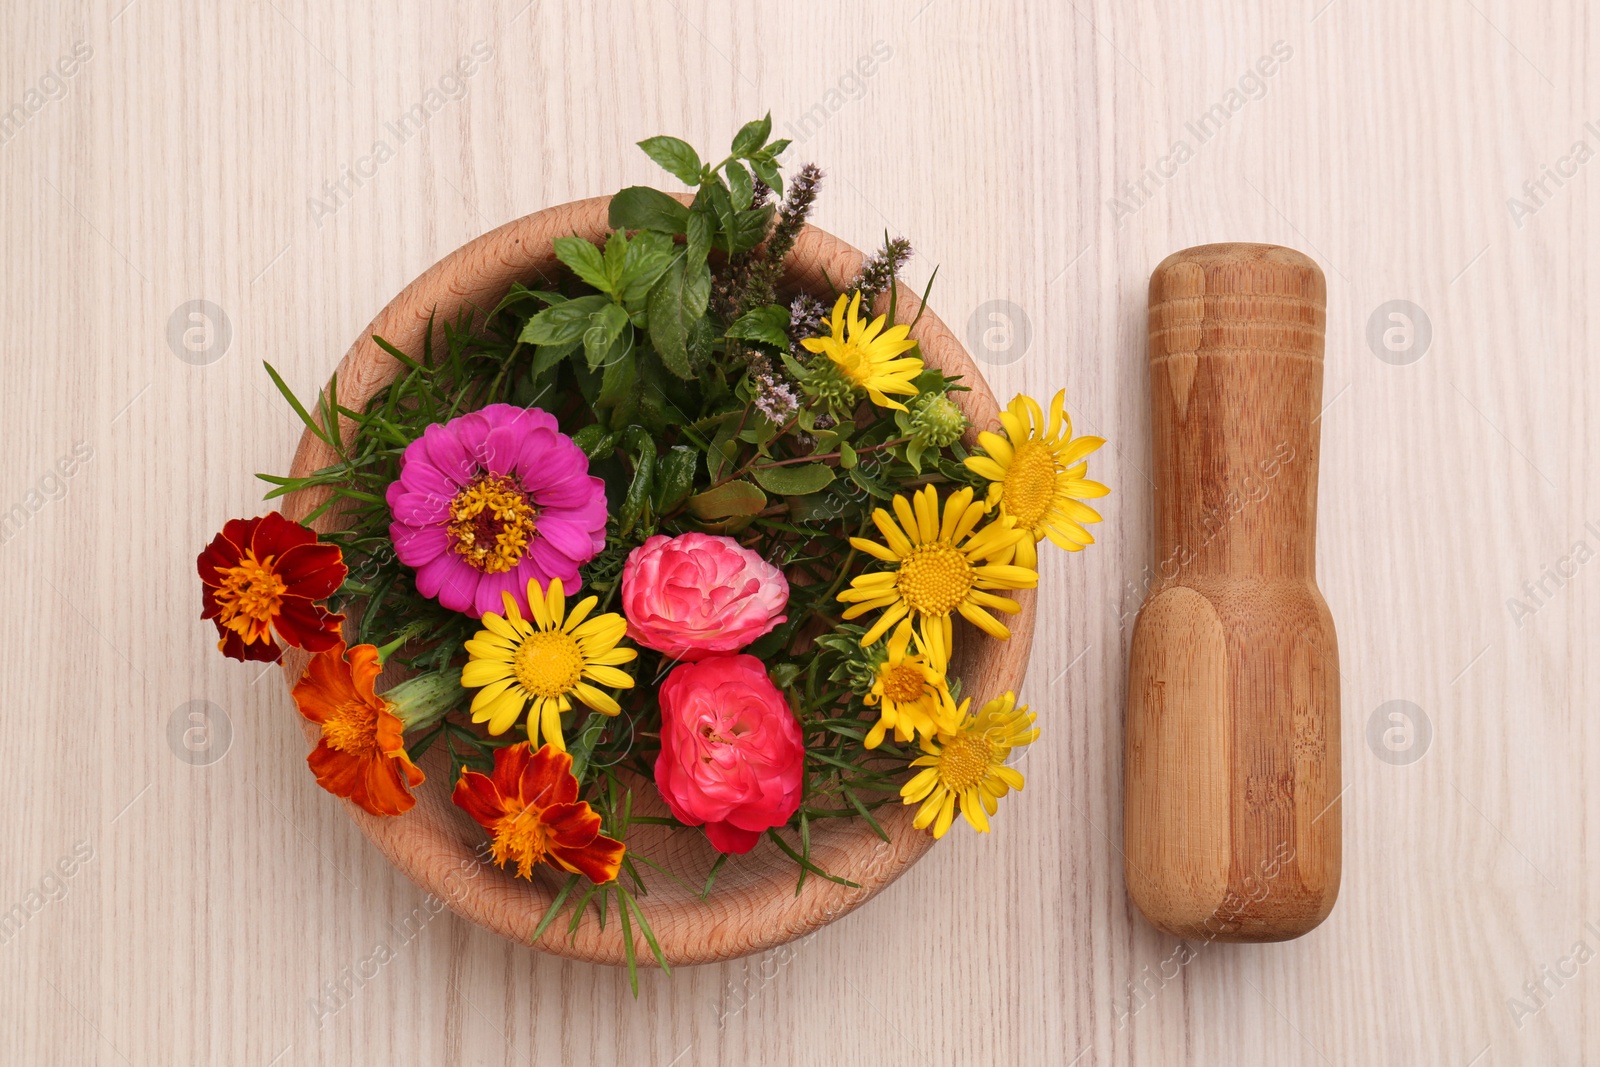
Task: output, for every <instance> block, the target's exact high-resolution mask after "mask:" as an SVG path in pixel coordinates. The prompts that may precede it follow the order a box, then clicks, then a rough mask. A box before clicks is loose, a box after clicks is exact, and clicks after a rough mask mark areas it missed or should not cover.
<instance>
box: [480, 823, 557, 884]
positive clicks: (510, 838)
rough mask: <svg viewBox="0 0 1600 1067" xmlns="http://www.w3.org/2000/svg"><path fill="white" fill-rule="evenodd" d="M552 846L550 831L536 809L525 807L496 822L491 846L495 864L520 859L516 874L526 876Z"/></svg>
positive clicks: (541, 860)
mask: <svg viewBox="0 0 1600 1067" xmlns="http://www.w3.org/2000/svg"><path fill="white" fill-rule="evenodd" d="M549 849H550V833H549V830H548V829H547V828H546V827H545V824H544V820H543V819H541V818H540V817H539V810H538V809H537V808H523V809H522V810H521V811H519V812H518V813H517V814H515V815H507V816H506V817H505V818H503V819H501V820H500V821H499V822H497V823H496V824H495V827H494V843H493V845H492V846H491V850H492V853H493V855H494V860H495V862H496V863H499V864H502V865H504V863H505V862H506V860H508V859H513V860H516V861H517V873H518V874H520V875H522V877H524V878H526V877H528V875H529V874H530V873H532V871H533V868H534V866H535V865H536V864H538V863H541V862H543V860H544V854H545V853H546V852H547V851H549Z"/></svg>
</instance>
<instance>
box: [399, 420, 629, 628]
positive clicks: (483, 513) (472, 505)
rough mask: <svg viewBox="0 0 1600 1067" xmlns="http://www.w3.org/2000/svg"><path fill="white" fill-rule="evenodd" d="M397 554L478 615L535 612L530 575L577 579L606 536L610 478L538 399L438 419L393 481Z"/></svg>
mask: <svg viewBox="0 0 1600 1067" xmlns="http://www.w3.org/2000/svg"><path fill="white" fill-rule="evenodd" d="M387 496H388V500H389V510H390V511H391V512H392V513H393V514H394V523H393V524H392V525H390V527H389V537H390V539H391V540H393V541H394V551H395V555H396V556H397V557H399V559H400V562H401V563H404V564H406V565H407V566H408V567H414V568H416V572H417V589H418V590H419V591H420V592H421V593H422V595H423V596H430V597H436V598H437V599H438V601H439V603H441V604H443V605H444V606H445V607H447V608H449V609H451V610H452V611H460V612H465V613H466V614H467V615H470V616H471V617H473V618H474V619H476V618H479V617H481V616H482V615H483V613H484V612H486V611H489V612H499V611H502V610H504V609H503V606H502V604H501V600H500V594H501V593H510V594H511V596H512V598H513V599H514V600H515V601H516V603H517V606H518V608H520V609H521V610H522V611H523V612H524V613H527V612H528V610H529V607H528V594H527V589H528V580H529V579H530V578H532V579H535V580H537V581H538V583H539V585H540V587H541V588H544V587H548V586H549V584H550V580H551V579H552V578H560V579H561V581H562V584H563V585H564V586H565V587H566V588H567V590H568V591H569V592H571V591H575V590H576V589H577V588H578V585H579V583H578V567H579V566H581V565H582V564H584V563H587V562H589V560H591V559H593V558H594V556H595V554H596V553H597V552H599V551H600V550H601V549H602V548H604V547H605V544H606V494H605V483H603V482H602V481H601V480H600V479H599V478H595V477H592V476H590V474H589V457H588V456H586V455H584V454H583V450H582V449H580V448H579V447H578V446H577V445H575V444H573V443H572V438H570V437H568V436H567V435H566V434H564V433H562V432H561V431H560V430H558V429H557V428H556V420H555V417H554V416H552V415H551V414H549V413H548V412H545V411H541V410H539V409H538V408H519V407H516V406H514V405H511V404H490V405H489V406H488V407H486V408H483V409H482V410H480V411H475V412H473V413H471V414H470V415H462V416H461V417H460V418H456V419H451V420H450V421H449V422H447V423H443V424H439V423H435V424H434V425H432V426H429V427H428V428H427V430H426V431H424V432H423V434H422V436H421V437H419V438H418V439H417V440H415V441H413V442H411V444H410V445H408V446H407V447H406V451H405V454H404V455H403V456H401V457H400V477H399V478H398V479H396V480H395V481H394V482H392V483H391V484H390V485H389V492H388V494H387Z"/></svg>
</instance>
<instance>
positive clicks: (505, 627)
mask: <svg viewBox="0 0 1600 1067" xmlns="http://www.w3.org/2000/svg"><path fill="white" fill-rule="evenodd" d="M510 595H511V594H509V593H507V594H506V596H508V597H509V596H510ZM516 609H517V605H516V604H515V603H512V604H511V606H510V609H509V610H510V611H511V612H515V611H516ZM479 621H481V622H482V623H483V627H484V629H486V630H488V631H489V632H490V633H492V634H494V635H495V636H496V637H503V638H505V639H506V640H508V641H520V640H521V639H522V635H521V634H519V633H518V632H517V630H516V628H515V627H513V626H512V625H511V624H510V623H509V622H507V621H506V620H505V619H503V618H501V617H500V616H499V615H495V614H493V613H492V612H491V613H486V614H485V615H484V616H483V618H482V619H481V620H479Z"/></svg>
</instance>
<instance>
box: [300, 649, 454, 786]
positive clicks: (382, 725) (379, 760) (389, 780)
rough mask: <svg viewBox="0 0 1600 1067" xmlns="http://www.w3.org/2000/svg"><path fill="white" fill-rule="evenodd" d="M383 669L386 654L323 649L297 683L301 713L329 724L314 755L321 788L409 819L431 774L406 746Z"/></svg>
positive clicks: (312, 763)
mask: <svg viewBox="0 0 1600 1067" xmlns="http://www.w3.org/2000/svg"><path fill="white" fill-rule="evenodd" d="M382 669H383V666H382V664H380V663H379V662H378V650H377V649H376V648H374V647H373V646H371V645H357V646H356V647H354V648H352V649H350V650H349V652H348V653H347V652H346V651H345V647H344V642H343V641H340V642H338V643H337V644H335V645H334V647H332V648H330V649H328V650H327V651H326V652H319V653H318V654H317V655H315V656H313V657H312V658H311V662H310V663H309V664H307V665H306V671H305V673H304V674H303V675H301V676H300V680H299V681H298V682H296V683H295V686H294V702H295V705H296V706H297V707H299V709H300V714H302V715H304V716H305V717H306V718H307V719H309V720H311V721H312V722H314V723H316V724H317V725H319V726H321V727H322V740H321V741H318V742H317V747H316V748H315V749H313V750H312V752H311V755H309V756H307V757H306V762H307V763H308V764H310V766H311V770H312V771H313V772H314V773H315V774H316V776H317V784H318V785H320V786H322V788H324V789H326V790H327V791H328V792H330V793H332V794H333V795H335V796H340V797H348V798H349V799H351V800H353V801H355V802H356V803H357V804H359V805H361V807H363V808H365V809H366V810H367V811H370V812H371V813H372V814H374V815H402V814H404V813H405V812H407V811H410V810H411V806H412V805H413V804H415V803H416V802H417V801H416V798H415V797H413V796H412V795H411V790H412V789H415V788H416V787H417V786H419V785H421V784H422V782H423V774H422V771H421V769H420V768H418V767H417V765H416V764H414V763H412V762H411V756H410V755H409V754H407V752H406V747H405V736H404V735H405V725H404V724H403V723H402V722H401V720H400V718H399V716H397V715H395V713H394V705H393V704H392V703H391V702H390V701H388V700H385V699H384V698H383V697H381V696H379V695H378V694H377V693H376V692H374V691H373V687H372V685H373V682H374V681H376V680H377V677H378V672H379V671H381V670H382Z"/></svg>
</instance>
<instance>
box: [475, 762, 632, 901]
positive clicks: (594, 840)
mask: <svg viewBox="0 0 1600 1067" xmlns="http://www.w3.org/2000/svg"><path fill="white" fill-rule="evenodd" d="M452 799H454V800H455V802H456V805H457V806H458V807H460V808H462V809H463V810H464V811H466V813H467V814H468V815H471V816H472V817H473V818H474V819H476V820H477V821H478V825H480V826H482V827H483V828H484V829H485V830H488V831H489V832H490V833H492V834H494V842H493V845H492V846H491V847H492V851H493V855H494V860H495V862H496V863H498V864H499V865H500V866H502V867H504V866H505V865H506V863H507V861H509V860H516V862H517V874H519V875H520V876H522V877H523V878H530V877H532V875H533V866H534V864H536V863H548V864H549V865H550V866H552V867H555V868H558V869H560V870H563V871H567V872H568V873H571V874H581V875H584V876H585V877H586V878H588V879H589V880H590V881H591V882H609V881H611V880H612V879H613V878H615V877H616V876H617V871H618V870H620V869H621V867H622V854H623V852H624V851H626V848H625V846H624V845H623V844H622V842H621V841H617V840H615V839H614V838H610V837H607V836H606V835H605V834H602V833H601V832H600V816H599V815H597V814H595V812H594V810H593V809H592V808H590V807H589V805H588V804H587V803H586V802H585V801H582V800H579V799H578V780H577V779H576V778H574V777H573V776H572V757H571V756H569V755H568V754H567V753H565V752H562V751H559V750H558V749H557V748H556V747H555V746H554V745H545V746H544V747H543V748H541V749H539V751H537V752H534V751H533V749H532V746H531V745H529V744H528V742H526V741H524V742H523V743H522V744H520V745H511V746H509V747H508V748H502V749H500V750H499V751H497V752H495V754H494V773H493V774H492V775H484V774H479V773H478V772H477V771H470V770H469V771H466V772H464V773H463V774H462V775H461V780H460V781H459V782H457V783H456V791H455V795H454V797H453V798H452Z"/></svg>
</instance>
